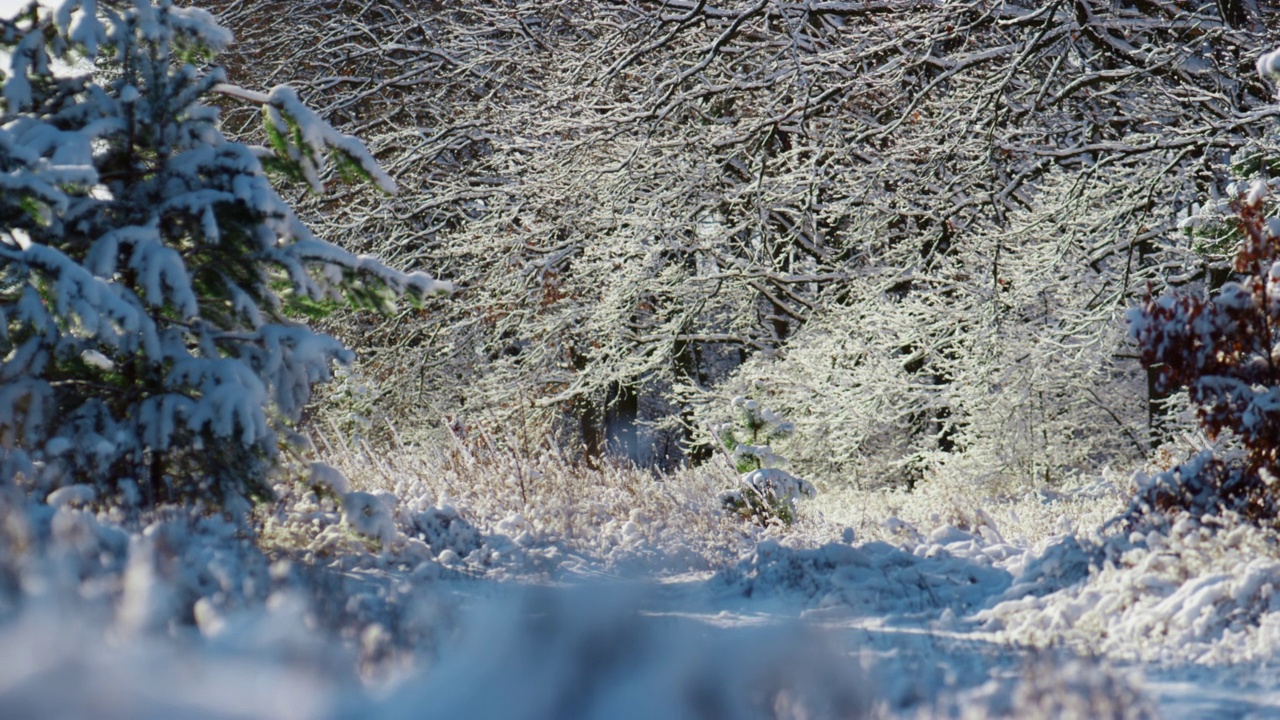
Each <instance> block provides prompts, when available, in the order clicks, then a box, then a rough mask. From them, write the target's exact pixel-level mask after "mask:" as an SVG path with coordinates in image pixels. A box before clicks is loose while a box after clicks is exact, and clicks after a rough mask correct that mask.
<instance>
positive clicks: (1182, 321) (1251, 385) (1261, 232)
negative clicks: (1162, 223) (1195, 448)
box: [1129, 180, 1280, 520]
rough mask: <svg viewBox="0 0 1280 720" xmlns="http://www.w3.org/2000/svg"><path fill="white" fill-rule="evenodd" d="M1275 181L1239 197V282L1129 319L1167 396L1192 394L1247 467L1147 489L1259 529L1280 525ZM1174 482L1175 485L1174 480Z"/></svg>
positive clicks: (1190, 472)
mask: <svg viewBox="0 0 1280 720" xmlns="http://www.w3.org/2000/svg"><path fill="white" fill-rule="evenodd" d="M1267 191H1268V183H1267V181H1266V180H1255V181H1254V182H1253V183H1252V184H1250V185H1248V186H1247V187H1244V188H1241V189H1239V190H1238V191H1236V192H1233V193H1232V195H1233V197H1232V198H1231V199H1230V200H1229V204H1228V207H1229V210H1230V215H1231V217H1232V220H1233V222H1234V224H1235V225H1236V227H1237V229H1238V231H1239V235H1240V237H1241V238H1242V239H1241V242H1240V247H1239V250H1238V252H1237V254H1236V259H1235V265H1234V270H1235V272H1236V279H1235V280H1234V281H1232V282H1228V283H1226V284H1225V285H1224V286H1223V287H1222V289H1221V290H1219V291H1218V292H1217V293H1216V294H1215V295H1213V296H1212V297H1203V296H1199V295H1191V294H1185V293H1181V294H1166V295H1161V296H1159V297H1152V296H1151V295H1148V296H1147V297H1146V298H1145V299H1144V300H1143V301H1142V303H1141V304H1140V305H1139V306H1138V307H1137V308H1134V309H1133V310H1131V311H1130V312H1129V323H1130V334H1131V335H1132V336H1133V338H1134V339H1135V340H1137V342H1138V346H1139V348H1140V351H1141V356H1142V362H1143V364H1144V365H1146V366H1147V367H1148V368H1150V369H1152V370H1153V371H1155V372H1156V373H1157V386H1158V389H1159V390H1161V391H1163V392H1168V391H1171V390H1174V389H1177V388H1180V387H1185V388H1187V390H1188V393H1189V395H1190V398H1191V401H1192V403H1194V404H1195V405H1196V407H1197V413H1198V416H1199V419H1200V424H1201V426H1202V427H1203V428H1204V430H1205V432H1206V434H1208V436H1209V437H1210V438H1214V439H1216V438H1218V437H1219V436H1221V435H1222V434H1223V433H1226V432H1230V433H1232V434H1234V435H1235V436H1236V437H1238V438H1239V440H1240V443H1241V445H1243V447H1244V450H1245V453H1244V457H1243V459H1242V460H1241V461H1240V462H1239V463H1227V462H1225V461H1223V460H1221V459H1217V458H1212V459H1211V458H1204V457H1202V458H1198V459H1197V460H1195V461H1192V462H1188V463H1186V464H1184V465H1182V466H1179V467H1178V468H1175V469H1173V470H1170V471H1169V472H1168V473H1165V474H1164V476H1162V477H1159V478H1157V479H1156V481H1155V482H1153V483H1152V484H1151V485H1149V486H1147V487H1146V488H1144V492H1145V493H1146V494H1148V495H1149V497H1147V498H1145V499H1146V500H1147V501H1148V503H1149V504H1150V505H1151V506H1153V507H1154V508H1156V509H1161V510H1171V509H1175V508H1182V509H1186V510H1190V511H1193V512H1195V513H1196V514H1205V513H1209V514H1216V512H1217V511H1221V510H1232V511H1235V512H1239V513H1241V514H1243V515H1245V516H1247V517H1250V518H1253V519H1255V520H1262V519H1270V518H1274V517H1275V516H1276V504H1275V502H1274V499H1273V493H1272V491H1271V490H1270V486H1271V484H1272V483H1273V482H1274V481H1275V480H1276V479H1277V478H1280V346H1278V345H1277V343H1278V342H1280V219H1275V218H1273V219H1270V220H1268V219H1267V218H1266V217H1265V215H1264V212H1263V205H1264V200H1265V199H1266V195H1267ZM1166 476H1167V477H1166Z"/></svg>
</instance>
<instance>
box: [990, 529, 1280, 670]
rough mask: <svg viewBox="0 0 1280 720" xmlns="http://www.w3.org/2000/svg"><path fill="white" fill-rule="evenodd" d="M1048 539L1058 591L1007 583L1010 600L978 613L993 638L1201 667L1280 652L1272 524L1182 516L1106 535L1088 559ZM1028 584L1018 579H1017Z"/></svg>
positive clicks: (1278, 563)
mask: <svg viewBox="0 0 1280 720" xmlns="http://www.w3.org/2000/svg"><path fill="white" fill-rule="evenodd" d="M1055 547H1056V548H1059V549H1057V550H1055V549H1054V548H1051V549H1050V551H1049V552H1047V553H1046V555H1045V556H1044V558H1042V561H1044V562H1043V563H1042V564H1041V566H1040V567H1041V569H1047V568H1048V567H1049V566H1050V565H1053V564H1054V560H1055V558H1056V559H1057V560H1058V562H1057V569H1058V573H1059V578H1060V579H1059V580H1057V581H1056V582H1057V584H1060V585H1061V586H1062V587H1061V588H1060V589H1057V590H1054V591H1052V592H1048V593H1043V594H1039V595H1037V594H1034V593H1029V594H1025V595H1024V596H1022V597H1016V596H1015V593H1014V592H1012V591H1010V592H1009V593H1007V594H1006V598H1008V599H1006V600H1004V601H1003V602H1000V603H998V604H996V605H994V606H993V607H991V608H989V609H987V610H984V611H982V612H980V613H978V614H977V616H976V618H977V619H978V620H980V621H981V622H984V623H985V624H986V626H987V627H988V628H989V629H992V630H993V631H995V632H996V634H997V636H998V637H999V638H1001V639H1004V640H1007V641H1010V642H1016V643H1020V644H1025V645H1030V646H1035V647H1044V646H1048V645H1051V644H1058V643H1066V644H1068V645H1069V646H1072V647H1075V648H1078V649H1080V650H1082V651H1086V652H1091V653H1105V654H1107V655H1108V656H1109V657H1113V658H1118V659H1141V660H1144V661H1167V662H1171V663H1182V662H1188V661H1189V662H1192V663H1196V664H1202V665H1222V664H1230V663H1241V662H1247V661H1253V660H1260V659H1265V658H1268V657H1274V655H1275V653H1277V652H1278V651H1280V594H1277V593H1276V592H1275V590H1276V588H1280V560H1277V553H1276V550H1277V548H1278V547H1280V537H1278V536H1277V534H1276V532H1275V531H1271V530H1263V529H1259V528H1257V527H1255V526H1252V525H1250V524H1247V523H1241V524H1238V525H1234V526H1226V527H1219V526H1211V525H1205V524H1202V523H1200V522H1198V521H1195V520H1193V519H1191V518H1190V517H1185V516H1184V517H1183V518H1182V519H1180V520H1178V521H1177V522H1174V523H1173V524H1172V526H1171V528H1170V529H1169V531H1168V533H1167V534H1165V533H1161V532H1156V531H1151V532H1147V533H1145V534H1144V533H1134V534H1132V535H1130V536H1128V537H1113V538H1109V539H1108V540H1107V541H1105V543H1104V544H1103V545H1102V546H1101V547H1100V548H1099V549H1098V550H1097V551H1096V553H1094V554H1093V556H1092V557H1090V558H1086V557H1084V554H1082V553H1081V552H1080V551H1077V550H1070V549H1069V547H1070V543H1065V544H1061V545H1058V546H1055ZM1063 559H1065V562H1064V561H1063ZM1085 563H1096V565H1097V567H1096V569H1095V570H1094V571H1093V572H1092V574H1089V575H1088V577H1087V578H1086V579H1083V581H1082V582H1074V583H1071V582H1069V581H1071V580H1074V579H1076V578H1078V577H1079V575H1080V574H1081V572H1082V571H1081V567H1082V564H1085ZM1033 565H1034V563H1033ZM1051 574H1052V573H1044V576H1045V577H1048V576H1049V575H1051ZM1031 584H1032V583H1026V584H1024V583H1022V581H1021V579H1020V582H1019V585H1018V587H1026V586H1030V585H1031ZM1050 587H1052V584H1046V585H1045V589H1049V588H1050Z"/></svg>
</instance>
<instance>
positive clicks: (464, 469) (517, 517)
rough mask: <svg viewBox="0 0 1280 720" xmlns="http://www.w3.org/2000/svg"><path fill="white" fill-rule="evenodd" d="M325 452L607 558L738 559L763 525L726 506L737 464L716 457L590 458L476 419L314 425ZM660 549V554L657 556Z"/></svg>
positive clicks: (382, 483)
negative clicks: (353, 428)
mask: <svg viewBox="0 0 1280 720" xmlns="http://www.w3.org/2000/svg"><path fill="white" fill-rule="evenodd" d="M313 443H314V444H315V445H316V455H317V459H318V460H320V461H321V462H324V463H326V464H328V465H331V466H333V467H335V468H337V469H338V470H340V471H342V472H343V474H345V475H346V476H347V478H348V479H349V480H350V481H351V484H352V487H353V488H354V489H357V490H363V491H366V492H378V491H385V492H390V493H393V494H395V495H396V497H397V498H398V499H399V500H400V501H401V502H409V503H412V504H416V505H419V506H422V505H425V504H434V505H448V506H452V507H454V508H455V509H457V510H458V512H459V513H460V514H462V516H463V517H464V518H465V519H467V520H468V521H469V522H471V523H472V524H474V525H475V526H476V527H478V528H479V529H481V531H483V532H487V533H494V532H498V533H503V534H506V535H509V536H511V537H513V538H515V539H517V541H518V542H519V541H520V538H521V537H522V536H523V535H524V534H525V533H528V537H527V538H526V540H525V541H526V542H528V541H536V542H537V543H538V544H540V545H541V544H556V545H558V546H559V547H560V548H561V549H562V550H563V551H564V552H568V553H572V554H578V555H581V556H583V557H584V558H589V559H596V560H603V561H605V562H606V564H609V563H610V562H611V561H618V560H623V559H627V558H635V557H638V556H648V559H650V560H653V559H659V560H664V559H665V560H667V561H669V562H671V563H673V565H674V566H680V567H683V568H685V569H691V568H703V569H710V568H711V567H715V566H717V565H720V564H722V563H724V562H728V561H730V560H733V559H736V558H737V557H738V554H739V552H740V551H742V549H743V548H744V547H745V546H746V543H747V542H748V541H749V540H750V539H751V538H753V537H755V536H757V535H759V534H760V532H761V531H760V530H759V529H758V528H753V527H752V526H750V525H747V524H744V523H743V522H741V521H739V520H736V519H733V518H730V517H728V516H726V514H725V513H724V512H723V511H722V510H721V508H720V507H719V504H718V502H717V500H716V497H717V494H718V493H719V492H720V491H721V490H724V489H725V488H727V487H729V486H730V484H731V483H732V481H733V479H734V475H733V473H732V472H731V471H730V470H729V469H728V468H727V467H724V466H723V465H722V464H721V463H719V462H712V463H708V464H706V465H704V466H702V467H699V468H691V469H682V470H678V471H675V472H672V473H667V474H661V475H659V474H654V473H652V472H649V471H646V470H643V469H639V468H636V467H633V466H629V465H620V464H609V463H600V464H597V466H595V467H592V466H590V465H588V464H586V463H584V462H582V461H577V460H574V459H571V458H569V457H568V456H566V454H565V453H564V452H563V451H562V450H561V449H559V448H558V447H557V446H556V445H555V443H554V442H552V441H551V440H550V439H546V440H543V441H542V442H539V443H537V444H536V445H534V444H530V443H526V442H523V441H521V440H519V439H517V438H510V437H508V438H497V437H494V436H493V435H491V434H489V433H488V432H485V431H483V430H480V429H471V428H468V429H467V430H465V431H462V430H457V431H453V432H449V433H446V434H445V436H444V437H442V438H437V439H436V440H435V441H427V442H421V443H409V442H406V441H404V440H403V439H402V438H401V437H400V436H399V435H398V434H396V433H395V432H394V431H393V432H392V440H391V442H390V443H389V445H388V446H387V447H373V446H371V445H370V444H368V443H366V442H348V441H346V440H345V439H344V438H343V435H342V433H339V432H332V431H331V432H327V433H324V434H317V436H316V437H315V438H314V439H313ZM655 556H656V558H655Z"/></svg>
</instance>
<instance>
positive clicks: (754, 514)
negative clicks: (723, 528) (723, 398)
mask: <svg viewBox="0 0 1280 720" xmlns="http://www.w3.org/2000/svg"><path fill="white" fill-rule="evenodd" d="M733 407H735V408H737V409H738V410H739V411H740V412H739V416H738V423H739V424H738V426H737V427H734V426H733V425H730V424H725V425H722V426H720V427H719V428H717V430H716V436H717V437H718V438H719V439H720V442H721V443H722V444H723V445H724V448H725V450H726V451H728V452H729V457H730V459H731V460H732V461H733V464H734V466H735V468H736V469H737V471H738V472H739V473H742V475H741V477H739V478H738V487H736V488H734V489H732V490H726V491H724V492H723V493H721V494H720V502H721V503H722V504H723V505H724V506H725V508H727V509H728V510H730V511H732V512H734V513H737V514H738V515H741V516H742V517H744V518H747V519H750V520H754V521H755V522H758V523H760V524H761V525H765V524H768V523H770V522H773V521H777V522H781V523H782V524H784V525H790V524H791V523H793V522H795V519H796V504H795V503H796V498H798V497H800V496H802V495H803V496H805V497H813V496H814V495H815V494H816V491H815V490H814V488H813V485H811V484H809V482H808V481H806V480H802V479H800V478H798V477H796V476H794V475H792V474H791V473H789V472H787V471H786V470H783V469H781V468H778V467H775V466H776V465H779V464H782V463H785V462H786V458H784V457H782V456H780V455H775V454H774V453H773V449H772V448H771V447H770V446H769V445H768V444H766V443H770V442H774V441H777V440H781V439H783V438H785V437H787V436H788V435H790V434H791V433H793V432H795V426H794V425H792V424H791V423H789V422H786V421H784V420H783V419H782V416H781V415H779V414H778V413H776V412H774V411H772V410H770V409H768V408H766V407H763V406H762V405H760V403H759V402H758V401H756V400H750V399H747V398H744V397H736V398H734V399H733Z"/></svg>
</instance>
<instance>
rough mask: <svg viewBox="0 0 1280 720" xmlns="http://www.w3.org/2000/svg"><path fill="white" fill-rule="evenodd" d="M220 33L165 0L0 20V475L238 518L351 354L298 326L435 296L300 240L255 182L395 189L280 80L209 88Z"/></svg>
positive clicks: (222, 41) (265, 488) (34, 9)
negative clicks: (234, 109)
mask: <svg viewBox="0 0 1280 720" xmlns="http://www.w3.org/2000/svg"><path fill="white" fill-rule="evenodd" d="M231 40H232V38H231V34H230V33H229V32H228V31H227V30H226V29H224V28H222V27H220V26H219V25H217V24H216V23H215V22H214V19H213V17H212V16H211V15H210V14H209V13H207V12H205V11H203V10H198V9H194V8H179V7H175V6H174V5H173V3H172V2H171V0H160V2H158V3H155V4H153V3H152V2H133V3H114V2H110V3H108V2H94V0H58V1H57V2H41V3H35V2H32V3H30V4H29V5H28V6H27V7H26V8H25V9H22V10H21V11H19V12H18V13H17V14H16V15H15V16H13V17H10V18H7V19H0V77H2V78H3V86H2V90H0V96H2V100H3V102H2V103H0V358H2V361H0V483H8V482H12V481H13V480H14V479H15V478H17V477H22V478H24V479H25V482H26V483H27V485H28V487H29V489H31V490H34V491H39V492H41V493H43V492H47V491H49V490H51V489H55V488H57V487H59V486H61V485H64V484H68V483H72V482H87V483H89V484H92V485H93V486H94V487H96V488H97V490H98V491H99V496H100V497H102V498H105V499H110V500H115V501H125V502H131V503H136V502H138V501H140V500H144V499H145V500H150V501H151V502H153V503H154V502H156V501H159V500H163V499H166V498H170V499H172V498H182V497H186V498H191V497H201V498H208V499H210V500H211V501H212V502H213V503H214V504H215V505H219V506H222V507H226V508H229V509H244V507H245V502H244V501H245V500H246V499H247V498H252V497H254V496H257V495H265V494H269V485H268V484H267V483H266V482H265V478H266V477H267V475H268V473H269V472H270V471H271V469H272V468H273V467H274V466H275V464H276V463H277V461H278V457H279V456H278V447H277V445H278V438H279V431H280V430H281V429H282V428H285V427H286V426H287V425H288V423H289V422H291V421H294V420H296V419H298V418H299V416H300V414H301V412H302V409H303V407H304V405H305V404H306V403H307V402H308V400H309V399H310V397H311V389H312V386H313V385H315V384H316V383H319V382H323V381H325V380H328V379H329V378H330V369H331V365H332V363H334V362H335V361H336V362H347V361H349V360H350V359H351V353H350V352H349V351H348V350H346V349H345V348H344V347H343V346H342V345H341V344H340V343H339V342H338V341H337V340H335V339H334V338H331V337H329V336H327V335H322V334H319V333H316V332H313V331H311V330H310V329H308V328H307V327H306V326H305V325H303V324H301V323H300V322H297V321H295V320H293V319H291V317H290V316H291V314H292V315H294V316H296V315H297V314H298V313H299V312H304V311H307V312H310V311H315V310H323V309H324V308H325V307H327V306H329V305H330V304H331V303H334V302H335V301H338V300H340V299H346V300H348V301H351V302H354V303H356V304H359V305H361V306H374V307H380V308H381V307H386V306H387V304H388V303H389V302H390V300H391V299H392V298H394V297H396V296H401V295H405V294H407V295H409V296H410V297H418V296H422V295H425V294H429V293H435V292H442V291H447V290H448V286H447V285H446V284H444V283H438V282H436V281H434V280H433V279H431V278H430V277H428V276H427V275H424V274H421V273H413V274H404V273H401V272H397V271H394V270H391V269H389V268H387V267H385V266H383V265H382V264H381V263H380V262H378V261H377V260H375V259H373V258H369V257H357V256H355V255H352V254H351V253H348V252H346V251H344V250H341V249H339V248H337V247H335V246H334V245H331V244H329V243H328V242H325V241H323V240H320V239H318V238H316V237H315V236H313V235H312V233H311V232H310V231H309V230H308V229H307V227H306V226H305V225H303V224H302V222H301V221H300V220H299V219H298V218H297V216H296V215H295V214H294V212H293V211H292V209H291V208H290V207H289V205H287V204H286V203H285V202H284V201H283V200H282V199H281V197H280V196H279V195H278V194H277V192H276V190H275V189H274V188H273V186H272V184H271V182H269V180H268V171H271V172H273V173H276V174H279V175H282V176H284V177H287V178H291V179H303V180H306V181H307V183H308V184H309V185H310V186H311V187H312V188H313V189H315V190H317V191H319V190H321V189H323V179H324V178H325V177H327V176H328V175H329V174H330V169H329V168H330V166H332V167H333V169H334V171H336V173H337V174H339V175H340V176H342V177H344V178H346V177H359V178H364V179H367V180H372V181H373V182H374V183H375V184H376V185H377V186H378V187H379V188H381V189H382V190H383V191H385V192H388V193H394V192H395V191H396V185H395V183H394V181H393V180H392V179H391V178H390V177H389V176H388V175H386V174H385V173H384V172H383V171H382V170H381V169H380V168H379V167H378V165H377V163H376V162H375V160H374V158H373V157H372V155H370V153H369V152H368V151H367V150H366V149H365V148H364V147H363V146H362V145H361V144H360V143H359V141H357V140H356V139H355V138H353V137H350V136H348V135H343V134H341V133H338V132H337V131H335V130H334V129H333V128H332V127H330V126H329V125H328V124H327V123H325V122H324V121H322V120H321V119H320V118H318V117H317V116H316V115H315V114H314V113H313V112H312V111H311V110H309V109H308V108H306V107H305V106H304V105H303V104H302V103H301V102H300V101H299V99H298V97H297V95H296V93H294V91H293V90H291V89H290V88H288V87H284V86H280V87H276V88H274V89H272V90H271V91H270V92H269V93H258V92H253V91H249V90H245V89H242V88H238V87H234V86H231V85H228V84H226V78H225V73H224V71H223V70H222V69H221V68H220V67H216V66H208V65H206V64H205V62H204V61H205V60H206V59H207V58H210V57H212V56H213V55H214V54H215V53H217V52H218V51H219V50H221V49H223V48H224V47H226V46H227V45H228V43H230V42H231ZM74 63H79V64H74ZM59 68H64V69H59ZM67 68H69V69H67ZM86 73H87V74H86ZM215 96H217V97H221V98H223V99H229V101H231V102H248V103H252V104H259V105H261V106H262V108H263V112H264V116H265V122H266V126H267V131H268V132H267V136H268V138H269V140H270V144H271V147H270V148H265V147H249V146H246V145H244V144H241V143H236V142H231V141H229V140H227V139H226V138H225V137H224V136H223V134H222V132H221V131H220V130H219V111H218V109H217V108H216V107H214V106H212V105H210V104H208V102H209V100H210V98H213V97H215Z"/></svg>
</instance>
